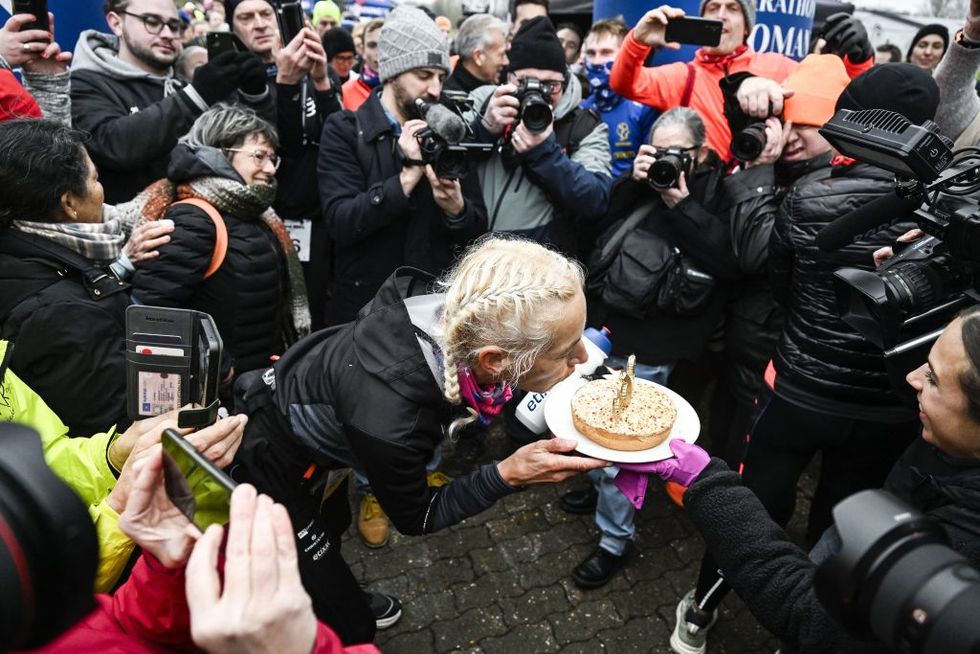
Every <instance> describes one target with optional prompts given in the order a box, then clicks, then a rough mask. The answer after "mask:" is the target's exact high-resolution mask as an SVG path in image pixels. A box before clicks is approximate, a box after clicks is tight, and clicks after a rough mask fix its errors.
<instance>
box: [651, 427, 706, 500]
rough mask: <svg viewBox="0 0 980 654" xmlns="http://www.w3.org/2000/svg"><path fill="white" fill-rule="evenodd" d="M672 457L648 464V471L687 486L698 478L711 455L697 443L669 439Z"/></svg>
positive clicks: (665, 479)
mask: <svg viewBox="0 0 980 654" xmlns="http://www.w3.org/2000/svg"><path fill="white" fill-rule="evenodd" d="M670 451H671V452H673V453H674V456H673V458H670V459H664V460H663V461H657V462H656V463H652V464H650V465H649V468H648V471H649V472H650V473H652V474H654V475H657V476H658V477H660V478H661V479H663V480H664V481H672V482H675V483H678V484H680V485H681V486H683V487H684V488H687V487H688V486H690V485H691V484H692V483H694V480H695V479H697V478H698V475H700V474H701V471H702V470H704V469H705V468H706V467H707V465H708V462H709V461H711V457H710V456H708V453H707V452H705V451H704V450H702V449H701V448H700V447H698V446H697V445H692V444H690V443H688V442H686V441H682V440H680V439H677V440H672V441H670Z"/></svg>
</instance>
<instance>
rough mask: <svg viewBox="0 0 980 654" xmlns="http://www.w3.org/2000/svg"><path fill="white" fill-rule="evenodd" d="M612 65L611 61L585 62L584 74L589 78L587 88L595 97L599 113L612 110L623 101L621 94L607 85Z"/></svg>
mask: <svg viewBox="0 0 980 654" xmlns="http://www.w3.org/2000/svg"><path fill="white" fill-rule="evenodd" d="M612 66H613V62H611V61H607V62H606V63H604V64H593V63H590V62H589V61H586V62H585V76H586V77H587V78H588V79H589V88H590V89H591V90H592V97H593V98H595V108H596V109H598V110H599V112H600V113H605V112H607V111H612V110H613V109H615V108H616V107H617V106H618V105H619V103H620V102H622V101H623V98H622V96H620V95H619V94H617V93H616V92H615V91H613V90H612V89H611V88H610V87H609V74H610V73H611V72H612Z"/></svg>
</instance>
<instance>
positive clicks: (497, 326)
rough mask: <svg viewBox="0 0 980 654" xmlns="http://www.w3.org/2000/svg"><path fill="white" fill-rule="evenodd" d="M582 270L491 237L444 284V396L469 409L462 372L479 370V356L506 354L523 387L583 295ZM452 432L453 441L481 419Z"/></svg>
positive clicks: (518, 241)
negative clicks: (491, 351)
mask: <svg viewBox="0 0 980 654" xmlns="http://www.w3.org/2000/svg"><path fill="white" fill-rule="evenodd" d="M584 283H585V275H584V273H583V271H582V268H581V266H579V264H578V263H576V262H574V261H572V260H570V259H567V258H566V257H564V256H562V255H561V254H559V253H557V252H555V251H554V250H549V249H548V248H546V247H544V246H542V245H539V244H537V243H535V242H533V241H529V240H527V239H522V238H514V237H501V236H495V235H488V236H486V237H484V238H481V239H480V240H478V241H477V242H476V243H475V244H474V245H472V246H471V247H470V248H469V249H468V250H467V252H466V253H465V254H464V255H463V257H462V258H461V259H460V260H459V263H458V264H457V265H456V267H455V268H454V269H453V270H452V271H451V272H450V273H449V274H448V275H447V276H446V277H445V278H444V279H443V280H442V281H441V282H440V284H441V286H442V287H443V288H444V289H445V292H446V307H445V311H444V313H443V319H442V324H441V325H440V330H439V334H438V335H437V338H438V340H439V341H440V346H441V347H442V351H443V374H444V378H443V395H444V396H445V398H446V400H448V401H449V402H450V403H451V404H454V405H456V404H461V403H462V398H461V397H460V391H459V376H458V367H459V365H460V364H465V365H467V366H470V367H471V368H472V367H474V366H475V365H476V363H477V360H478V355H479V351H480V349H481V348H483V347H486V346H490V345H492V346H496V347H499V348H501V349H502V350H503V351H504V352H506V355H507V357H506V362H505V369H504V380H506V381H509V382H510V383H511V384H513V385H517V383H518V382H519V381H520V380H521V378H522V377H523V376H524V375H525V374H527V372H528V371H529V370H530V369H531V366H532V365H534V361H535V360H536V359H537V358H538V356H540V355H541V353H542V352H544V351H546V350H547V349H548V348H549V347H550V346H551V344H552V341H553V338H554V332H555V329H556V327H557V325H558V324H559V323H560V322H561V320H562V318H563V316H564V314H565V308H566V306H567V304H568V303H569V302H570V301H571V300H572V299H573V298H574V297H575V296H576V294H577V293H580V292H581V291H582V286H583V284H584ZM469 413H470V415H469V416H466V417H463V418H459V419H457V420H455V421H453V423H452V424H451V425H450V426H449V438H450V440H452V438H453V437H454V436H455V434H456V433H457V432H458V430H459V429H461V428H462V427H464V426H465V425H467V424H469V423H471V422H473V421H474V420H476V418H477V414H476V412H475V411H473V409H472V408H470V409H469Z"/></svg>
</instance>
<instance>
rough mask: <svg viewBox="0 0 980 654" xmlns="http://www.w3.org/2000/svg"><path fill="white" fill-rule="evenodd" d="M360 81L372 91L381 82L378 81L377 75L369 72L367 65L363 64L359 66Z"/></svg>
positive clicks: (371, 71)
mask: <svg viewBox="0 0 980 654" xmlns="http://www.w3.org/2000/svg"><path fill="white" fill-rule="evenodd" d="M361 81H362V82H364V83H365V84H367V85H368V86H369V87H370V88H372V89H373V88H375V87H376V86H377V85H378V83H379V82H380V81H381V80H379V79H378V74H377V73H376V72H374V71H373V70H371V68H370V67H368V65H367V64H364V65H363V66H361Z"/></svg>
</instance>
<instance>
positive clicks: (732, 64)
mask: <svg viewBox="0 0 980 654" xmlns="http://www.w3.org/2000/svg"><path fill="white" fill-rule="evenodd" d="M649 54H650V46H648V45H644V44H643V43H640V42H639V41H637V40H636V39H635V38H634V37H633V32H632V31H630V33H629V34H627V35H626V39H625V40H624V41H623V49H622V50H620V52H619V56H617V57H616V63H615V64H613V69H612V75H611V77H610V85H611V86H612V89H613V91H615V92H616V93H618V94H619V95H621V96H623V97H625V98H629V99H630V100H636V101H637V102H641V103H643V104H645V105H649V106H651V107H653V108H654V109H657V110H659V111H667V110H668V109H672V108H674V107H677V106H680V104H681V99H682V98H683V96H684V89H685V87H686V85H687V80H688V66H687V64H685V63H683V62H674V63H672V64H664V65H663V66H653V67H652V68H651V67H645V66H644V65H643V62H645V61H646V59H647V56H648V55H649ZM709 59H710V57H709V56H708V55H707V53H705V51H704V49H703V48H702V49H700V50H698V51H697V52H696V53H695V55H694V61H692V62H691V67H692V69H693V71H694V82H693V86H692V88H691V100H690V102H689V103H688V106H690V107H691V108H692V109H694V110H695V111H697V112H698V113H699V114H700V115H701V118H702V119H703V120H704V124H705V127H706V128H707V132H708V134H707V136H708V145H709V146H711V149H712V150H714V151H715V152H717V153H718V154H719V155H721V157H722V159H724V160H726V161H727V160H729V159H731V151H730V150H729V147H728V146H729V144H730V143H731V140H732V132H731V130H730V129H729V128H728V121H727V120H725V114H724V112H723V109H722V107H723V106H724V98H723V97H722V94H721V87H719V86H718V82H719V80H721V78H722V77H724V76H725V75H726V74H729V73H739V72H743V71H747V72H750V73H752V74H753V75H757V76H759V77H768V78H769V79H772V80H775V81H777V82H782V81H783V80H785V79H786V77H787V76H788V75H789V74H790V73H791V72H793V70H794V69H795V68H796V67H797V66H798V65H799V63H798V62H796V61H794V60H793V59H790V58H789V57H786V56H783V55H781V54H779V53H776V52H756V51H754V50H752V48H751V47H750V48H749V49H748V50H746V51H745V52H743V53H742V54H740V55H738V56H737V57H733V58H732V59H730V60H729V61H727V62H726V63H724V64H720V63H712V62H710V61H709ZM873 64H874V58H873V57H872V58H870V59H868V60H867V61H865V62H864V63H861V64H852V63H851V62H850V61H849V60H848V59H847V58H846V57H845V58H844V67H845V68H846V69H847V74H848V75H849V76H850V77H851V79H854V78H855V77H857V76H858V75H860V74H861V73H863V72H864V71H866V70H868V69H869V68H871V66H872V65H873Z"/></svg>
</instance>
